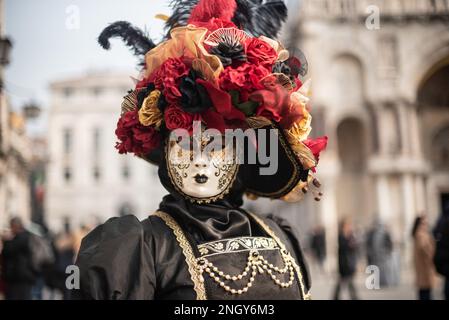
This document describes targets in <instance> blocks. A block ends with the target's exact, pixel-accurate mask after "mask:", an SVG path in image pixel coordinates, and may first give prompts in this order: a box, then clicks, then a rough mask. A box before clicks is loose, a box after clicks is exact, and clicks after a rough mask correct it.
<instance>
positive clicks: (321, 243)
mask: <svg viewBox="0 0 449 320" xmlns="http://www.w3.org/2000/svg"><path fill="white" fill-rule="evenodd" d="M310 249H311V250H312V254H313V257H314V258H315V261H316V262H317V265H318V267H319V269H320V271H321V272H322V273H323V272H324V261H325V260H326V233H325V230H324V227H323V226H321V225H318V226H316V227H315V228H314V229H313V232H312V235H311V237H310Z"/></svg>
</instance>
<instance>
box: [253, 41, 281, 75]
mask: <svg viewBox="0 0 449 320" xmlns="http://www.w3.org/2000/svg"><path fill="white" fill-rule="evenodd" d="M245 48H246V55H247V57H248V61H249V62H250V63H253V64H256V65H259V64H260V65H263V66H265V67H266V68H269V69H271V68H272V67H273V65H274V63H275V62H276V60H277V58H278V54H277V52H276V50H274V48H273V47H272V46H270V45H269V44H268V43H267V42H265V41H263V40H260V39H258V38H249V39H248V40H246V42H245Z"/></svg>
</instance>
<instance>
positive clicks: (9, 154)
mask: <svg viewBox="0 0 449 320" xmlns="http://www.w3.org/2000/svg"><path fill="white" fill-rule="evenodd" d="M3 15H4V12H3V1H1V0H0V37H2V38H3V37H4V36H5V28H4V19H3ZM4 83H5V81H4V70H3V66H1V65H0V231H1V229H3V228H7V227H8V221H9V219H10V218H12V217H13V216H19V217H21V218H22V219H23V220H24V221H25V222H28V221H29V219H30V190H29V188H28V185H29V184H28V173H29V161H30V151H29V146H30V145H29V140H28V137H27V136H26V132H25V119H24V118H23V117H22V116H21V115H20V114H18V113H15V112H12V111H11V109H10V106H9V104H8V99H7V96H6V93H5V90H4V87H3V86H4Z"/></svg>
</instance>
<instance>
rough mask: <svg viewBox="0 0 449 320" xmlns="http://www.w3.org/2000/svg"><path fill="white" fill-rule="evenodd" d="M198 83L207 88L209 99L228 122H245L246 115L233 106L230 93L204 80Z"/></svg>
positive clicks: (198, 80) (199, 80)
mask: <svg viewBox="0 0 449 320" xmlns="http://www.w3.org/2000/svg"><path fill="white" fill-rule="evenodd" d="M196 82H197V83H199V84H200V85H202V86H203V87H204V88H206V90H207V92H208V94H209V97H210V99H211V101H212V103H213V105H214V107H215V110H217V111H218V113H219V114H220V115H222V116H223V118H224V119H226V120H242V121H244V120H245V114H244V113H243V112H241V111H240V110H238V109H237V108H235V107H234V106H233V105H232V101H231V96H230V95H229V93H227V92H225V91H223V90H221V89H219V88H217V87H216V86H215V85H214V84H212V83H210V82H208V81H205V80H203V79H197V80H196Z"/></svg>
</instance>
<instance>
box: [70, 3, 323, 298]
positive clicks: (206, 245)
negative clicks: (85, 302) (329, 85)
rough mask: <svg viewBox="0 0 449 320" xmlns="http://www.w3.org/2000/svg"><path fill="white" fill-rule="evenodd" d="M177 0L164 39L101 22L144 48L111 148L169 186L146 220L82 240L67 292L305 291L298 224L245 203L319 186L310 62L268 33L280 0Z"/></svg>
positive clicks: (296, 195) (217, 294)
mask: <svg viewBox="0 0 449 320" xmlns="http://www.w3.org/2000/svg"><path fill="white" fill-rule="evenodd" d="M173 10H174V12H173V15H172V16H171V17H169V18H168V20H167V28H168V29H169V31H170V32H169V35H168V36H167V39H166V40H165V41H163V42H162V43H160V44H159V45H158V46H155V44H154V43H153V42H152V41H151V40H150V39H148V38H146V37H145V36H144V35H143V33H142V32H140V31H139V30H137V29H135V28H133V27H131V26H130V25H129V24H128V23H126V22H117V23H114V24H112V25H110V26H109V27H108V28H106V29H105V30H104V31H103V33H102V34H101V35H100V39H99V40H100V44H102V45H103V47H105V48H109V38H111V37H116V36H118V37H121V38H123V39H124V40H125V41H126V43H127V44H128V45H129V46H131V47H132V48H133V49H134V51H135V53H136V54H138V55H144V60H145V61H144V69H143V71H142V77H141V79H140V80H139V81H138V83H137V85H136V88H135V89H134V90H133V91H131V92H130V93H129V95H128V96H126V97H125V100H124V102H123V104H122V115H121V118H120V120H119V122H118V127H117V130H116V135H117V138H118V143H117V149H118V150H119V152H120V153H122V154H125V153H133V154H135V155H137V156H139V157H141V158H143V159H145V160H147V161H148V162H150V163H153V164H156V165H158V167H159V178H160V181H161V183H162V185H163V186H164V187H165V188H166V189H167V190H168V192H169V195H167V196H166V197H164V198H163V200H162V202H161V204H160V207H159V210H158V211H157V212H156V213H154V214H152V215H151V216H149V217H148V218H147V219H146V220H144V221H142V222H140V221H138V220H137V218H135V217H134V216H125V217H121V218H113V219H110V220H109V221H108V222H106V223H105V224H103V225H101V226H99V227H97V228H96V229H95V230H93V231H92V232H91V233H90V234H89V235H88V236H87V237H86V238H85V239H84V240H83V242H82V245H81V249H80V252H79V255H78V259H77V265H78V266H79V268H80V271H81V288H80V290H78V291H76V293H75V297H76V298H84V299H171V300H173V299H198V300H204V299H309V298H310V294H309V290H310V279H309V276H308V274H307V269H306V264H305V261H304V258H303V254H302V252H301V248H300V245H299V242H298V240H297V238H296V236H295V234H294V232H292V229H291V228H290V227H289V226H288V225H287V224H286V223H285V222H283V221H280V220H278V219H276V220H273V219H268V218H262V217H259V216H258V215H256V214H255V213H250V212H247V211H246V210H244V209H242V205H243V196H244V194H245V193H246V194H247V195H250V196H251V197H252V198H255V197H268V198H271V199H283V200H286V201H297V200H300V199H301V198H302V196H303V195H304V193H305V192H307V191H309V193H313V192H314V195H315V198H317V200H318V199H319V197H320V196H321V193H320V192H319V190H318V189H317V188H318V187H319V182H318V181H317V180H316V179H315V178H314V177H313V175H312V172H314V171H315V167H316V165H317V162H318V156H319V153H320V151H321V150H322V149H323V148H324V147H325V146H326V143H327V138H326V137H324V138H319V139H315V140H312V139H308V135H309V133H310V130H311V128H310V122H311V116H310V114H309V112H308V108H307V107H306V106H307V103H308V98H307V97H306V96H305V93H306V92H307V90H306V88H307V85H303V84H302V81H301V77H302V76H304V75H305V69H306V64H305V62H304V61H302V62H301V59H298V58H296V57H294V56H291V55H290V54H289V51H287V50H286V49H284V47H283V46H282V45H281V44H280V43H279V42H278V41H277V40H275V39H274V38H275V37H276V35H277V33H278V31H279V29H280V27H281V24H282V22H283V21H284V20H285V18H286V7H285V5H284V3H283V2H282V1H271V2H267V3H264V4H262V3H259V2H257V1H256V2H252V1H234V0H232V1H229V0H221V1H218V0H216V1H211V0H206V1H204V0H201V1H174V8H173ZM236 129H240V131H239V130H236ZM242 132H245V137H244V139H243V140H244V142H243V143H240V144H238V143H234V142H236V140H239V139H238V136H239V134H241V133H242ZM242 150H243V151H242ZM262 151H268V152H265V153H264V152H262ZM254 153H256V154H257V156H256V157H254V156H253V155H254ZM261 154H263V155H264V156H265V157H263V156H261ZM267 158H268V160H270V159H271V160H273V161H271V162H270V161H267Z"/></svg>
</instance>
